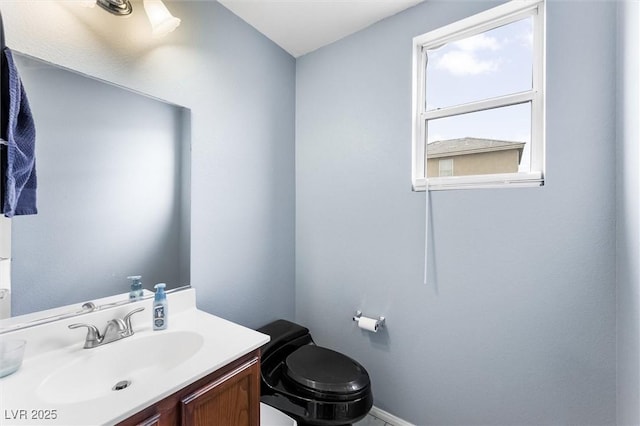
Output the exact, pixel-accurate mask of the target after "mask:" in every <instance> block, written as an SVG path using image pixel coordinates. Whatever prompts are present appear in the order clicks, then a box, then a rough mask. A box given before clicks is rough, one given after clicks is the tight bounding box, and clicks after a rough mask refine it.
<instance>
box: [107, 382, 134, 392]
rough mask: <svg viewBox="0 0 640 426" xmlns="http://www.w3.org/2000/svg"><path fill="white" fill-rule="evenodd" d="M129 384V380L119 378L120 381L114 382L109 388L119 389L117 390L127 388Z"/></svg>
mask: <svg viewBox="0 0 640 426" xmlns="http://www.w3.org/2000/svg"><path fill="white" fill-rule="evenodd" d="M130 384H131V380H121V381H119V382H118V383H116V384H115V385H114V386H113V387H112V388H111V390H114V391H119V390H122V389H125V388H128V387H129V385H130Z"/></svg>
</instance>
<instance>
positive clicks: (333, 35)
mask: <svg viewBox="0 0 640 426" xmlns="http://www.w3.org/2000/svg"><path fill="white" fill-rule="evenodd" d="M218 1H219V2H220V3H222V4H223V5H224V6H225V7H226V8H227V9H229V10H231V11H232V12H233V13H235V14H236V15H238V16H239V17H240V18H242V19H243V20H244V21H246V22H247V23H249V24H250V25H252V26H253V27H254V28H256V29H257V30H258V31H260V32H261V33H262V34H264V35H265V36H267V37H268V38H269V39H271V40H272V41H273V42H274V43H276V44H277V45H279V46H280V47H282V48H283V49H284V50H286V51H287V52H289V53H290V54H291V55H293V56H294V57H296V58H297V57H299V56H302V55H304V54H305V53H309V52H311V51H313V50H316V49H318V48H320V47H322V46H325V45H327V44H330V43H333V42H334V41H336V40H340V39H341V38H343V37H346V36H348V35H349V34H353V33H355V32H357V31H359V30H361V29H363V28H366V27H368V26H369V25H371V24H373V23H375V22H377V21H380V20H381V19H384V18H386V17H388V16H391V15H394V14H396V13H398V12H400V11H402V10H404V9H407V8H409V7H411V6H413V5H415V4H418V3H420V2H421V1H423V0H218Z"/></svg>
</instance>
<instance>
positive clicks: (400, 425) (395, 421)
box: [369, 405, 415, 426]
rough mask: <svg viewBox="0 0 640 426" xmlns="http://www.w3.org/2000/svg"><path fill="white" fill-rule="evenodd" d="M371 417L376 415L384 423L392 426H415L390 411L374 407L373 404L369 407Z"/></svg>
mask: <svg viewBox="0 0 640 426" xmlns="http://www.w3.org/2000/svg"><path fill="white" fill-rule="evenodd" d="M369 414H371V415H372V416H373V417H376V418H378V419H380V420H383V421H384V422H386V423H389V424H392V425H393V426H415V425H414V424H412V423H409V422H408V421H406V420H403V419H401V418H400V417H397V416H394V415H393V414H391V413H387V412H386V411H384V410H382V409H380V408H378V407H376V406H375V405H374V406H373V407H371V411H369Z"/></svg>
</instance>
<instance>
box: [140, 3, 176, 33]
mask: <svg viewBox="0 0 640 426" xmlns="http://www.w3.org/2000/svg"><path fill="white" fill-rule="evenodd" d="M143 4H144V10H145V11H146V12H147V17H148V18H149V22H150V23H151V33H152V34H153V36H154V37H162V36H165V35H167V34H169V33H170V32H172V31H173V30H175V29H176V28H178V26H179V25H180V19H179V18H176V17H175V16H173V15H172V14H171V12H169V9H167V6H165V5H164V3H163V2H162V0H144V3H143Z"/></svg>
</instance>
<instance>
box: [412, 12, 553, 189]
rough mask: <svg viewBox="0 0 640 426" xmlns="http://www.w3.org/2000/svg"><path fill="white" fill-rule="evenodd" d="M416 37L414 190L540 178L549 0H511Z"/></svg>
mask: <svg viewBox="0 0 640 426" xmlns="http://www.w3.org/2000/svg"><path fill="white" fill-rule="evenodd" d="M413 47H414V56H413V147H412V148H413V149H412V156H413V159H412V161H413V164H412V184H413V188H414V190H425V189H426V188H427V185H428V187H429V189H430V190H434V189H436V190H437V189H460V188H478V187H503V186H514V185H515V186H518V185H519V186H539V185H542V184H543V183H544V163H545V161H544V90H543V89H544V0H515V1H511V2H509V3H506V4H503V5H501V6H498V7H496V8H493V9H490V10H487V11H485V12H483V13H480V14H478V15H475V16H472V17H469V18H466V19H464V20H462V21H458V22H455V23H453V24H450V25H447V26H445V27H442V28H439V29H437V30H434V31H431V32H429V33H426V34H423V35H421V36H418V37H416V38H414V40H413ZM454 162H455V170H454V167H453V164H454Z"/></svg>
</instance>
